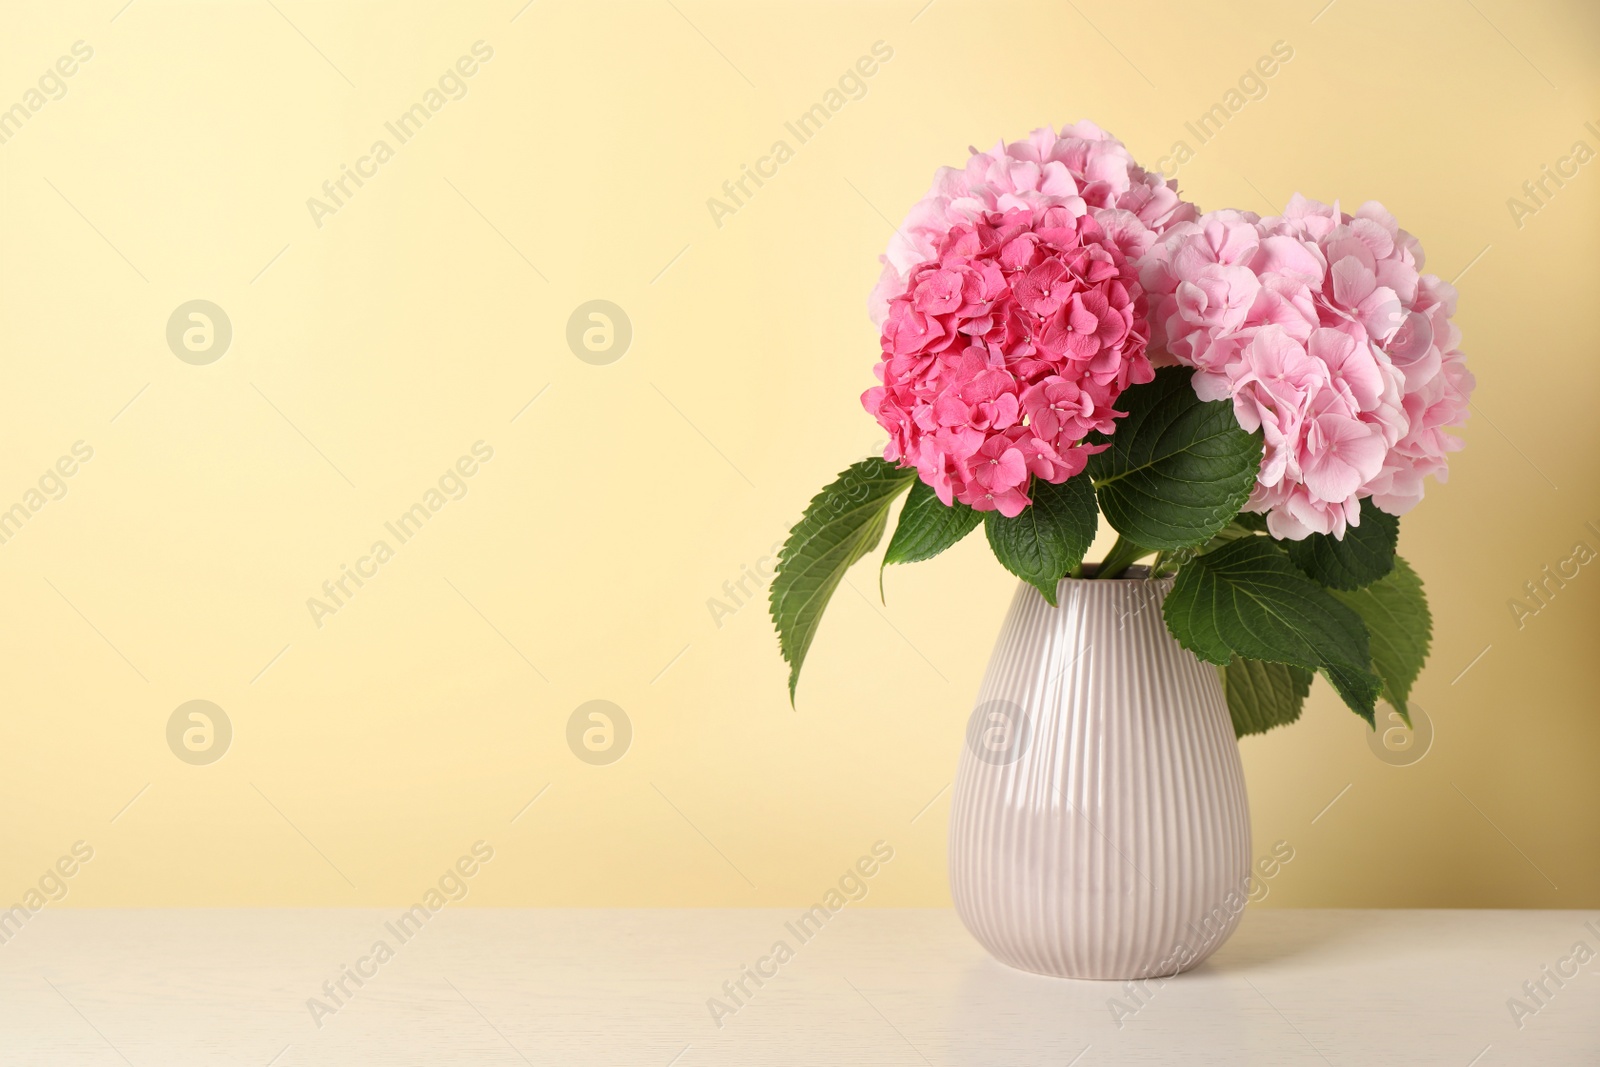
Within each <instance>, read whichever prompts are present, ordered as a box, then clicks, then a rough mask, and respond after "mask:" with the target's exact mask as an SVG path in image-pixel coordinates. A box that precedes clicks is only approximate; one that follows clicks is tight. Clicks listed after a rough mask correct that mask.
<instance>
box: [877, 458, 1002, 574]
mask: <svg viewBox="0 0 1600 1067" xmlns="http://www.w3.org/2000/svg"><path fill="white" fill-rule="evenodd" d="M982 522H983V512H981V511H973V510H972V509H971V508H970V507H968V506H967V505H965V504H963V503H962V502H961V501H959V500H957V501H954V502H952V503H951V504H950V506H948V507H946V506H945V504H944V502H943V501H941V500H940V499H939V494H938V493H935V492H934V491H933V487H932V486H930V485H929V484H928V483H927V482H924V481H921V480H918V481H917V482H916V484H914V485H913V486H912V487H911V495H910V496H908V497H906V506H905V507H904V508H902V509H901V510H900V522H899V523H898V524H897V525H896V526H895V528H894V536H893V537H891V538H889V547H888V549H887V550H885V551H884V553H883V565H884V566H885V567H887V566H888V565H889V564H891V563H916V562H919V561H921V560H925V559H932V558H933V557H934V556H937V555H938V554H939V553H941V552H943V551H944V550H945V549H947V548H949V547H950V546H951V545H953V544H955V543H956V542H957V541H959V540H961V539H962V538H963V537H965V536H967V534H969V533H971V532H972V531H973V530H976V529H977V528H978V525H979V524H980V523H982Z"/></svg>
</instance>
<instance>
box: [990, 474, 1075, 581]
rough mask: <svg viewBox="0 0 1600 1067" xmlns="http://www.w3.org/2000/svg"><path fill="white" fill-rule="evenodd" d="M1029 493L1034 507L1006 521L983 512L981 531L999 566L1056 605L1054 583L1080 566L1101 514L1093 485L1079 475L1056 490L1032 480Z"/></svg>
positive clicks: (1038, 480) (993, 514)
mask: <svg viewBox="0 0 1600 1067" xmlns="http://www.w3.org/2000/svg"><path fill="white" fill-rule="evenodd" d="M1028 494H1029V495H1030V496H1031V497H1032V498H1033V503H1032V504H1030V505H1028V506H1027V507H1026V508H1023V509H1022V514H1020V515H1018V516H1017V517H1016V518H1014V519H1008V518H1006V517H1005V516H1004V515H1002V514H1000V513H999V512H998V511H989V512H985V513H984V522H983V532H984V533H985V534H986V535H987V536H988V538H989V547H990V548H992V549H994V554H995V558H996V559H998V560H999V561H1000V564H1001V566H1003V567H1005V569H1006V570H1008V571H1010V572H1011V573H1012V574H1015V575H1016V576H1017V577H1018V578H1021V579H1022V580H1023V581H1025V582H1027V583H1028V584H1029V585H1031V586H1033V587H1034V588H1035V589H1037V590H1039V592H1040V593H1042V594H1043V595H1044V599H1045V601H1046V602H1047V603H1049V605H1050V606H1051V607H1055V603H1056V583H1057V582H1059V581H1060V580H1061V579H1063V578H1065V577H1066V576H1067V572H1068V571H1070V570H1072V568H1074V567H1076V566H1077V565H1078V564H1080V563H1082V562H1083V554H1084V553H1085V552H1087V551H1089V546H1090V545H1091V544H1092V543H1094V534H1095V528H1096V527H1097V526H1098V525H1099V521H1100V515H1099V512H1098V511H1096V510H1095V506H1094V486H1093V485H1092V484H1090V482H1089V479H1088V478H1086V477H1084V476H1083V475H1081V474H1080V475H1079V476H1078V477H1076V478H1068V479H1067V480H1066V481H1064V482H1062V483H1061V484H1060V485H1052V484H1051V483H1049V482H1047V481H1043V480H1042V479H1039V478H1035V479H1034V480H1033V485H1032V487H1031V488H1030V489H1029V490H1028Z"/></svg>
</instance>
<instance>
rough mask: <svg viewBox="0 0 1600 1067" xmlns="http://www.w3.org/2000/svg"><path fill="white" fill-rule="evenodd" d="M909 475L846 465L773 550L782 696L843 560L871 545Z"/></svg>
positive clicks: (771, 599)
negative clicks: (784, 679) (783, 664)
mask: <svg viewBox="0 0 1600 1067" xmlns="http://www.w3.org/2000/svg"><path fill="white" fill-rule="evenodd" d="M916 476H917V472H916V471H914V470H910V469H902V468H900V467H896V466H895V465H894V464H892V463H889V462H888V461H886V460H882V459H864V460H862V461H860V462H859V463H853V464H851V465H850V467H849V468H848V469H847V470H845V471H844V472H843V473H842V474H840V475H839V477H838V479H836V480H835V481H834V482H833V484H832V485H830V486H828V487H827V488H826V489H824V490H823V491H822V492H820V493H818V494H817V495H816V496H814V497H812V498H811V503H810V504H809V505H808V506H807V507H806V510H805V514H804V515H803V516H802V517H801V519H800V521H799V522H798V523H796V524H795V527H794V529H792V530H790V531H789V539H788V540H787V541H785V542H784V543H783V548H782V549H780V550H779V552H778V569H777V574H776V576H775V577H774V578H773V579H772V588H771V589H770V590H769V591H768V595H767V600H768V605H769V607H770V609H771V612H772V623H773V625H774V626H775V627H776V628H777V630H778V649H779V651H781V652H782V653H783V658H784V659H785V660H786V661H787V662H788V664H789V701H790V703H793V702H794V687H795V683H797V682H798V681H799V680H800V665H801V664H802V663H803V662H804V661H805V658H806V651H807V650H808V649H809V648H810V647H811V639H812V638H813V637H815V636H816V634H817V624H818V623H819V622H821V621H822V609H823V608H825V607H827V604H828V598H829V597H831V596H833V591H834V590H835V589H837V588H838V587H839V582H840V580H841V579H842V578H844V572H845V571H847V570H849V569H850V565H851V564H852V563H854V562H855V561H856V560H858V559H860V558H861V557H862V556H864V555H866V554H867V553H868V552H871V551H872V550H873V548H875V547H877V544H878V541H879V540H880V539H881V538H882V537H883V529H884V526H885V525H887V523H888V519H889V505H890V504H892V503H894V498H895V497H897V496H899V495H900V494H901V493H903V492H905V490H906V487H907V486H909V485H910V484H911V482H912V480H913V479H915V478H916Z"/></svg>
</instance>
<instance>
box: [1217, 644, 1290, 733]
mask: <svg viewBox="0 0 1600 1067" xmlns="http://www.w3.org/2000/svg"><path fill="white" fill-rule="evenodd" d="M1217 672H1218V673H1219V674H1221V675H1222V691H1223V693H1225V694H1226V695H1227V697H1228V715H1229V716H1230V717H1231V718H1232V719H1233V734H1234V736H1235V737H1243V736H1245V735H1246V734H1264V733H1266V732H1267V731H1268V730H1270V729H1272V728H1273V727H1274V726H1285V725H1287V724H1289V723H1291V722H1294V721H1295V720H1296V719H1298V718H1299V717H1300V708H1301V706H1302V705H1303V704H1304V703H1305V700H1306V694H1308V693H1310V692H1311V672H1310V671H1308V670H1305V669H1304V668H1301V667H1291V666H1289V665H1288V664H1286V663H1267V662H1265V661H1263V660H1259V659H1241V658H1239V657H1238V656H1235V657H1233V659H1232V660H1231V661H1230V662H1229V663H1228V665H1227V666H1226V667H1219V668H1217Z"/></svg>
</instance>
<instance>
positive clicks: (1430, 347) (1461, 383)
mask: <svg viewBox="0 0 1600 1067" xmlns="http://www.w3.org/2000/svg"><path fill="white" fill-rule="evenodd" d="M1422 263H1423V255H1422V246H1421V245H1420V244H1418V242H1417V240H1416V238H1414V237H1412V236H1411V235H1410V234H1409V233H1406V232H1405V231H1404V230H1402V229H1400V228H1399V226H1397V225H1396V224H1395V220H1394V217H1393V216H1391V215H1390V214H1389V213H1388V212H1387V211H1385V210H1384V209H1383V207H1382V206H1381V205H1379V204H1377V203H1375V202H1369V203H1366V204H1363V205H1362V206H1361V207H1360V209H1358V210H1357V212H1356V214H1355V215H1353V216H1352V215H1347V214H1344V213H1342V212H1341V211H1340V210H1339V208H1338V205H1337V204H1335V205H1334V206H1332V207H1329V206H1328V205H1326V204H1321V203H1318V202H1316V201H1314V200H1306V199H1304V198H1302V197H1300V196H1298V195H1296V196H1295V198H1294V200H1293V201H1291V202H1290V204H1289V206H1288V208H1287V209H1286V211H1285V213H1284V214H1283V215H1282V216H1277V217H1272V218H1266V219H1262V218H1259V217H1257V216H1256V215H1254V214H1252V213H1250V212H1247V211H1214V212H1211V213H1209V214H1207V215H1204V216H1202V217H1201V218H1199V219H1198V220H1196V221H1193V222H1183V223H1180V224H1178V225H1175V226H1173V227H1172V228H1171V229H1169V230H1168V231H1167V233H1166V234H1165V235H1163V236H1162V237H1161V239H1160V240H1158V241H1157V242H1156V243H1155V244H1154V245H1152V246H1151V248H1150V249H1149V251H1148V253H1147V254H1146V255H1145V256H1144V258H1143V260H1142V266H1141V280H1142V281H1143V283H1144V287H1145V289H1146V290H1147V292H1148V293H1149V300H1150V304H1151V308H1150V324H1151V335H1152V343H1151V356H1152V359H1153V361H1155V362H1157V363H1163V362H1174V361H1175V362H1177V363H1180V364H1183V365H1184V366H1189V367H1194V368H1195V370H1196V373H1195V376H1194V388H1195V392H1196V393H1197V394H1199V396H1200V397H1201V398H1202V399H1206V400H1223V399H1232V401H1233V406H1234V412H1235V413H1236V414H1237V415H1238V418H1239V423H1240V425H1242V426H1243V427H1244V428H1245V429H1247V430H1252V431H1253V430H1255V429H1257V428H1260V429H1261V431H1262V434H1263V437H1264V440H1265V456H1264V458H1263V460H1262V464H1261V474H1260V476H1259V478H1258V479H1257V482H1256V488H1255V492H1254V493H1253V494H1252V495H1251V497H1250V501H1249V503H1248V504H1247V505H1246V506H1245V509H1246V510H1247V511H1254V512H1264V513H1265V514H1266V516H1267V528H1268V529H1269V531H1270V532H1271V533H1272V534H1273V536H1275V537H1282V538H1289V539H1293V540H1299V539H1301V538H1304V537H1306V536H1308V535H1310V534H1312V533H1323V534H1333V535H1334V536H1336V537H1343V536H1344V531H1345V527H1346V526H1347V525H1355V524H1358V523H1359V522H1360V517H1361V503H1360V502H1361V500H1362V499H1363V498H1366V497H1371V498H1372V502H1373V503H1374V504H1375V505H1377V506H1378V507H1379V508H1382V509H1383V510H1384V511H1387V512H1389V513H1390V514H1394V515H1400V514H1404V513H1405V512H1406V511H1408V510H1410V509H1411V508H1412V507H1413V506H1415V504H1416V503H1417V502H1418V501H1419V500H1421V499H1422V493H1423V484H1422V483H1423V479H1424V478H1426V477H1427V476H1428V475H1432V476H1434V477H1435V478H1437V479H1438V480H1440V481H1444V480H1445V477H1446V474H1447V470H1446V459H1445V456H1446V454H1447V453H1449V452H1453V451H1455V450H1456V449H1459V448H1460V447H1461V441H1460V440H1459V439H1458V438H1456V437H1454V436H1452V435H1450V434H1448V433H1446V432H1445V429H1446V428H1447V427H1452V426H1457V425H1460V424H1461V423H1462V422H1464V421H1465V420H1466V416H1467V400H1468V397H1469V395H1470V394H1471V392H1472V387H1473V384H1474V383H1473V378H1472V374H1471V372H1470V371H1468V370H1467V367H1466V356H1465V355H1464V354H1463V353H1462V352H1461V351H1460V349H1459V348H1458V345H1459V344H1460V340H1461V333H1460V331H1459V330H1458V329H1457V328H1456V327H1455V325H1454V324H1453V323H1452V322H1451V321H1450V316H1451V314H1452V313H1453V312H1454V311H1455V301H1456V292H1455V290H1454V289H1453V288H1452V287H1451V286H1450V285H1449V284H1448V283H1446V282H1443V281H1441V280H1440V279H1439V278H1437V277H1436V276H1434V275H1432V274H1420V273H1419V271H1420V269H1421V267H1422Z"/></svg>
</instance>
